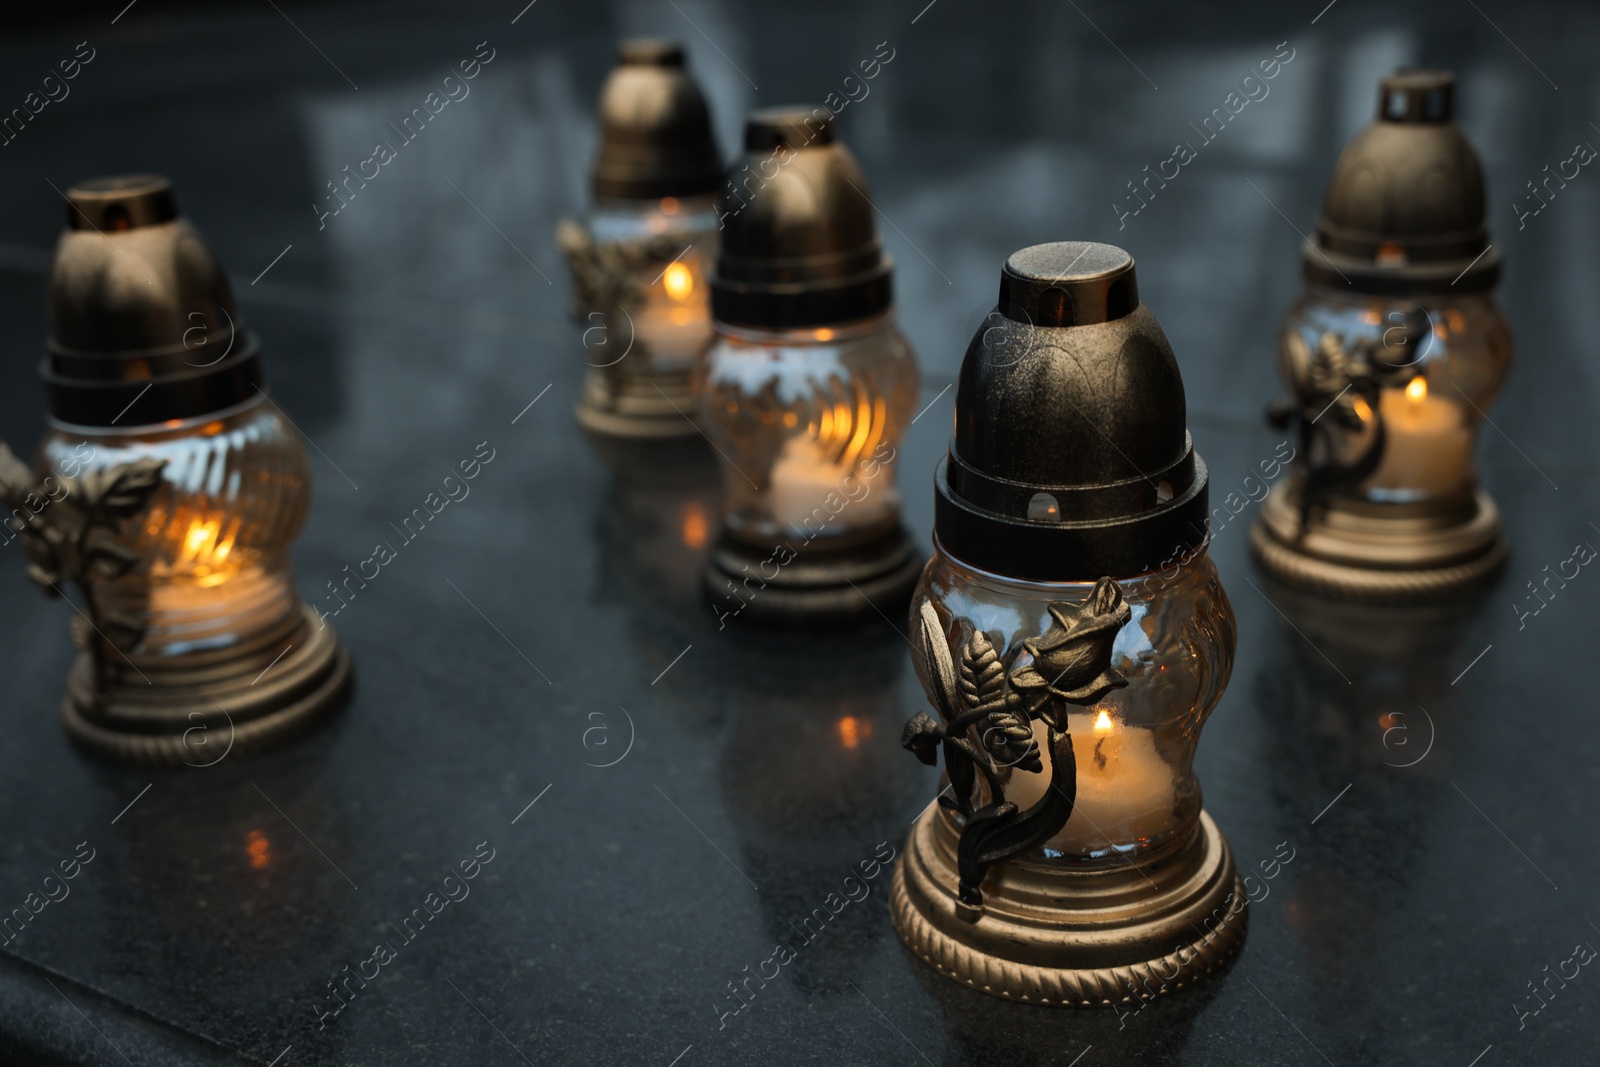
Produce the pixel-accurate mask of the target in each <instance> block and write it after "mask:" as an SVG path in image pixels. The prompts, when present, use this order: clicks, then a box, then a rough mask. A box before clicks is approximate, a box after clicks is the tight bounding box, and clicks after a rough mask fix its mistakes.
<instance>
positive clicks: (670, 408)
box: [576, 368, 700, 440]
mask: <svg viewBox="0 0 1600 1067" xmlns="http://www.w3.org/2000/svg"><path fill="white" fill-rule="evenodd" d="M576 413H577V416H578V424H579V425H580V426H582V427H583V428H584V429H585V430H588V431H589V432H590V433H594V434H599V435H601V436H603V437H621V438H633V439H638V438H643V439H649V440H659V439H672V438H679V437H698V436H700V430H699V427H698V426H696V424H695V422H694V416H695V398H694V393H693V392H691V391H690V389H689V375H688V373H687V372H684V373H677V374H652V375H648V376H629V377H627V378H623V377H622V376H620V375H615V376H607V374H606V373H605V371H603V370H601V369H599V368H594V369H591V370H590V371H589V376H588V377H587V378H586V379H585V380H584V383H583V396H582V397H581V398H580V399H579V401H578V406H577V408H576Z"/></svg>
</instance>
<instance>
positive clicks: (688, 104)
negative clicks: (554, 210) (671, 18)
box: [594, 39, 722, 200]
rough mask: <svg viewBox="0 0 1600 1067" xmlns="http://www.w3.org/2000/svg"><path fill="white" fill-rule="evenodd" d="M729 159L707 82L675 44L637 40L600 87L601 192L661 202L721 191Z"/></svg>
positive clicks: (597, 173)
mask: <svg viewBox="0 0 1600 1067" xmlns="http://www.w3.org/2000/svg"><path fill="white" fill-rule="evenodd" d="M721 182H722V158H721V155H720V154H719V153H718V152H717V143H716V140H715V139H714V138H713V137H712V134H711V115H710V113H709V112H708V111H707V110H706V101H705V97H704V96H702V95H701V93H700V87H699V86H698V85H696V84H695V83H694V79H693V78H690V77H689V74H688V72H687V71H686V70H684V65H683V47H682V46H681V45H679V44H678V43H677V42H675V41H660V40H644V39H640V40H629V41H623V42H622V44H621V45H620V46H619V47H618V48H617V65H616V66H615V67H613V68H612V70H611V75H610V77H608V78H607V79H606V84H605V87H604V88H603V89H601V90H600V151H599V154H598V155H597V156H596V158H595V164H594V195H595V198H596V199H600V200H657V199H660V198H661V197H666V196H698V195H701V194H704V193H711V192H714V191H715V190H716V188H717V186H718V185H719V184H721Z"/></svg>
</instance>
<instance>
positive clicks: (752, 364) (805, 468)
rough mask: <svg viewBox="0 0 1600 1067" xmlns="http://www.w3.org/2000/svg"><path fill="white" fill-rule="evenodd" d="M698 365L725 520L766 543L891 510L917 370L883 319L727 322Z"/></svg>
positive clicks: (852, 525) (867, 520) (875, 519)
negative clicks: (830, 323) (787, 327)
mask: <svg viewBox="0 0 1600 1067" xmlns="http://www.w3.org/2000/svg"><path fill="white" fill-rule="evenodd" d="M697 373H698V377H697V379H696V387H695V391H696V393H697V394H698V395H699V397H700V414H701V425H702V427H703V428H704V430H705V432H706V434H707V436H709V437H710V438H711V440H712V441H713V442H714V443H715V444H716V446H717V448H718V449H719V450H720V452H721V454H722V462H723V466H724V474H725V477H724V479H723V482H724V485H725V487H726V489H727V497H726V502H725V505H724V506H725V516H724V518H725V521H726V523H727V525H728V527H729V528H730V529H731V530H733V531H734V532H736V533H738V534H740V535H741V536H743V537H744V538H746V539H747V540H752V541H758V542H769V543H775V542H777V541H780V540H784V539H788V538H796V537H799V538H807V539H809V538H812V537H816V536H819V535H820V536H824V537H827V536H840V535H843V534H844V533H846V532H848V531H850V530H855V529H865V528H869V527H872V526H875V525H880V524H882V523H884V522H885V521H887V520H892V519H894V518H896V517H898V515H899V509H900V496H899V493H898V491H897V490H896V488H895V469H894V461H895V459H896V458H897V456H896V452H895V448H896V446H897V445H898V444H899V442H900V438H901V436H902V435H903V434H904V433H905V428H906V425H907V422H908V420H909V419H910V417H911V415H912V410H913V407H914V405H915V404H916V399H917V386H918V376H917V365H916V359H915V357H914V356H913V354H912V351H911V345H910V343H909V342H907V341H906V339H905V337H904V335H902V334H901V333H900V331H899V329H898V328H897V327H896V326H895V325H894V322H893V319H892V318H891V317H889V316H883V317H880V318H878V319H875V320H872V321H871V322H870V323H866V324H862V325H857V326H854V327H850V328H841V329H838V330H832V329H808V330H792V331H786V332H782V333H771V334H757V333H753V332H746V331H742V330H741V331H733V330H728V329H725V330H723V331H721V332H719V333H718V335H717V338H716V340H715V341H713V342H712V344H711V346H710V347H709V348H708V349H707V350H706V354H705V356H704V358H703V360H702V363H701V365H700V367H699V370H698V372H697Z"/></svg>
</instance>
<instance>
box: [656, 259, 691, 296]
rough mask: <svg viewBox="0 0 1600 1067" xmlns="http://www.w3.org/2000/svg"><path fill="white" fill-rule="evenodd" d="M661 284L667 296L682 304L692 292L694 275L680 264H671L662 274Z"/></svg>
mask: <svg viewBox="0 0 1600 1067" xmlns="http://www.w3.org/2000/svg"><path fill="white" fill-rule="evenodd" d="M661 284H662V285H664V286H666V289H667V296H669V297H671V298H672V299H673V300H676V301H678V302H680V303H682V302H683V301H685V300H687V299H689V297H690V295H691V294H692V293H693V292H694V274H693V272H691V271H690V270H689V268H688V267H685V266H684V265H683V264H682V263H673V264H672V265H670V266H669V267H667V269H666V271H665V272H663V273H662V275H661Z"/></svg>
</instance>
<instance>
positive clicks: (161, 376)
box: [40, 174, 262, 426]
mask: <svg viewBox="0 0 1600 1067" xmlns="http://www.w3.org/2000/svg"><path fill="white" fill-rule="evenodd" d="M66 195H67V228H66V229H65V230H64V231H63V232H62V234H61V237H60V239H59V240H58V241H57V242H56V252H55V258H54V260H53V261H52V263H51V265H50V275H49V291H50V315H51V320H52V322H53V332H52V337H51V338H50V344H49V353H50V354H49V356H48V357H47V358H46V359H45V361H44V363H43V365H42V366H41V367H40V375H41V376H42V377H43V378H44V381H45V385H46V388H47V390H48V392H49V396H50V413H51V415H52V416H53V417H54V418H55V419H57V420H58V421H60V422H64V423H72V424H75V425H80V426H112V425H115V426H139V425H148V424H150V423H156V422H166V421H168V420H171V419H185V418H193V417H196V416H200V415H206V414H210V413H211V412H214V411H220V410H222V409H224V408H228V407H232V406H234V405H235V404H238V403H240V402H242V401H244V400H247V399H249V398H250V397H252V396H254V395H255V391H256V386H258V385H260V384H261V383H262V376H261V367H260V360H259V358H258V352H259V346H258V345H257V344H256V342H255V340H254V338H252V337H251V336H250V335H249V334H248V333H247V332H246V331H245V330H244V329H243V327H242V324H241V322H240V319H239V311H238V308H237V307H235V305H234V302H233V290H232V288H231V287H230V286H229V284H228V277H227V275H226V274H225V273H223V270H222V266H221V265H220V264H219V263H218V262H217V260H216V258H215V257H214V256H213V255H212V254H211V250H210V249H209V248H207V247H206V243H205V241H204V240H203V239H202V238H201V237H200V234H199V232H198V231H197V230H195V228H194V227H193V226H191V225H190V224H189V222H188V220H186V219H184V218H182V217H181V216H179V214H178V207H177V200H176V199H175V198H174V196H173V194H172V184H171V183H170V182H169V181H167V179H166V178H163V177H160V176H157V175H144V174H141V175H130V176H123V177H113V178H95V179H93V180H90V181H86V182H81V183H79V184H77V185H74V186H72V187H71V188H70V189H68V190H67V194H66Z"/></svg>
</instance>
